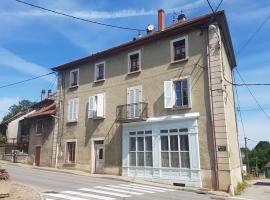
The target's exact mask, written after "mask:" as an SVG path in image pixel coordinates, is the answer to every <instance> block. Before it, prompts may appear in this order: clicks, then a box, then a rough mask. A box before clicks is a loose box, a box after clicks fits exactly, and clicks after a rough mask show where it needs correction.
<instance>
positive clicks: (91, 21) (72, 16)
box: [14, 0, 145, 32]
mask: <svg viewBox="0 0 270 200" xmlns="http://www.w3.org/2000/svg"><path fill="white" fill-rule="evenodd" d="M14 1H16V2H18V3H22V4H25V5H28V6H31V7H34V8H38V9H41V10H44V11H47V12H51V13H54V14H57V15H62V16H65V17H69V18H73V19H76V20H80V21H84V22H88V23H92V24H97V25H101V26H107V27H110V28H118V29H123V30H130V31H138V32H141V31H145V29H137V28H130V27H125V26H117V25H112V24H105V23H101V22H97V21H93V20H89V19H84V18H81V17H76V16H74V15H70V14H67V13H63V12H59V11H55V10H52V9H49V8H45V7H41V6H38V5H35V4H32V3H28V2H25V1H21V0H14Z"/></svg>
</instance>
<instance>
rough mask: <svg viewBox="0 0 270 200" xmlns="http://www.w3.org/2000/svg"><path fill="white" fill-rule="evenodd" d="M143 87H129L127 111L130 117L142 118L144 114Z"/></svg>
mask: <svg viewBox="0 0 270 200" xmlns="http://www.w3.org/2000/svg"><path fill="white" fill-rule="evenodd" d="M141 102H142V87H141V86H137V87H132V88H128V89H127V112H128V115H127V116H128V118H131V119H133V118H140V117H141V114H142V104H141Z"/></svg>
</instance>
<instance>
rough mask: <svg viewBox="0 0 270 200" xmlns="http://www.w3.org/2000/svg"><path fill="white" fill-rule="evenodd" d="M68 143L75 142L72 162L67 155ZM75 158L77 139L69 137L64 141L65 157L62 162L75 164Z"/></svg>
mask: <svg viewBox="0 0 270 200" xmlns="http://www.w3.org/2000/svg"><path fill="white" fill-rule="evenodd" d="M68 143H75V150H74V162H70V161H69V155H68V154H67V153H68ZM76 158H77V139H69V140H66V141H65V158H64V163H65V164H76Z"/></svg>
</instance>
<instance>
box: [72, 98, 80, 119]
mask: <svg viewBox="0 0 270 200" xmlns="http://www.w3.org/2000/svg"><path fill="white" fill-rule="evenodd" d="M73 107H74V113H73V121H77V120H78V117H79V99H74V101H73Z"/></svg>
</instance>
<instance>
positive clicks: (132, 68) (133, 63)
mask: <svg viewBox="0 0 270 200" xmlns="http://www.w3.org/2000/svg"><path fill="white" fill-rule="evenodd" d="M140 70H141V51H135V52H132V53H129V54H128V72H129V73H133V72H138V71H140Z"/></svg>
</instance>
